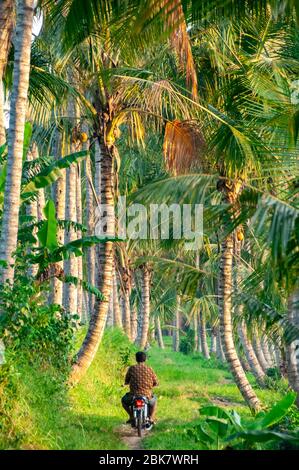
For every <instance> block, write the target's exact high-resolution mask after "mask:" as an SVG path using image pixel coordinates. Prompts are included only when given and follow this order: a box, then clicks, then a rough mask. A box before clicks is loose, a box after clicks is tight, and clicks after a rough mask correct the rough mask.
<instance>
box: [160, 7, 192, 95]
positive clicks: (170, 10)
mask: <svg viewBox="0 0 299 470" xmlns="http://www.w3.org/2000/svg"><path fill="white" fill-rule="evenodd" d="M164 3H165V2H164ZM166 4H167V6H166V8H165V13H166V15H167V26H168V27H170V28H171V29H172V30H173V32H172V33H171V36H170V42H171V45H172V47H173V48H174V50H175V51H176V53H177V55H178V59H179V66H180V68H181V69H182V70H186V82H187V86H188V87H190V88H191V92H192V98H193V99H194V100H195V101H196V100H197V97H198V89H197V74H196V68H195V64H194V60H193V55H192V50H191V44H190V37H189V34H188V31H187V25H186V21H185V16H184V12H183V7H182V4H181V0H171V1H170V2H169V0H166Z"/></svg>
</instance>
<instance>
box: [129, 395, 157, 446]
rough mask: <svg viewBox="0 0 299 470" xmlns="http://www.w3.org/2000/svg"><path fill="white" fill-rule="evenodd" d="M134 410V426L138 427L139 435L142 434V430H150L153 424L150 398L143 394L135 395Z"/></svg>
mask: <svg viewBox="0 0 299 470" xmlns="http://www.w3.org/2000/svg"><path fill="white" fill-rule="evenodd" d="M132 411H133V416H134V427H135V428H136V429H137V432H138V436H139V437H141V436H142V431H143V430H145V429H146V430H147V431H149V430H150V429H152V427H153V424H152V423H151V420H150V417H149V406H148V399H147V398H146V397H143V396H138V397H137V396H136V397H133V403H132Z"/></svg>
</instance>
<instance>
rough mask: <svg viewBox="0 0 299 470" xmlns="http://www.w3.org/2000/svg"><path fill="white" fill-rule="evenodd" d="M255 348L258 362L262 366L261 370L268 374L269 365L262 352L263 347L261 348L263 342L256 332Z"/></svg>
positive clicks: (254, 338)
mask: <svg viewBox="0 0 299 470" xmlns="http://www.w3.org/2000/svg"><path fill="white" fill-rule="evenodd" d="M253 347H254V351H255V354H256V357H257V359H258V361H259V363H260V365H261V368H262V369H263V371H264V372H265V373H266V372H267V369H268V364H267V362H266V360H265V357H264V354H263V350H262V346H261V341H260V338H259V336H258V334H257V332H255V334H254V337H253Z"/></svg>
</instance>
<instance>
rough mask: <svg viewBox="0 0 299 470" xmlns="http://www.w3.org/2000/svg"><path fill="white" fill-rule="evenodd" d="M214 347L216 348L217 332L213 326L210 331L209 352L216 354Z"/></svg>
mask: <svg viewBox="0 0 299 470" xmlns="http://www.w3.org/2000/svg"><path fill="white" fill-rule="evenodd" d="M216 348H217V333H216V329H215V327H213V328H212V331H211V346H210V354H216Z"/></svg>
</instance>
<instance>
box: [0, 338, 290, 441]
mask: <svg viewBox="0 0 299 470" xmlns="http://www.w3.org/2000/svg"><path fill="white" fill-rule="evenodd" d="M83 335H84V331H82V332H81V333H80V334H79V335H78V338H77V342H78V345H79V344H80V342H81V341H82V337H83ZM166 344H167V338H166ZM134 352H135V348H134V347H133V346H132V345H130V343H129V342H128V340H127V339H126V337H125V336H124V335H123V333H122V332H121V331H119V330H117V329H109V330H107V331H106V332H105V335H104V338H103V341H102V343H101V346H100V348H99V351H98V353H97V355H96V358H95V360H94V361H93V364H92V365H91V367H90V368H89V370H88V372H87V374H86V375H85V376H84V378H83V379H82V381H81V382H80V384H78V385H77V386H75V387H74V388H72V389H70V390H68V389H67V388H66V386H65V385H64V382H65V371H64V372H61V371H60V372H58V371H57V370H56V369H55V368H54V367H52V366H47V367H44V368H42V367H40V365H38V363H35V362H34V361H32V363H30V364H29V363H28V361H27V362H25V361H21V360H19V361H15V362H14V366H13V368H12V370H11V371H10V373H9V374H5V367H8V366H2V367H1V369H0V370H1V374H2V379H3V380H2V381H1V387H2V390H0V396H1V398H0V411H1V421H0V423H1V424H0V425H1V428H0V447H1V448H2V449H3V448H6V449H7V448H10V449H102V450H105V449H107V450H112V449H126V448H127V447H126V444H125V443H124V442H123V441H122V439H121V437H120V435H119V432H118V429H119V426H120V425H121V424H122V423H123V422H124V421H125V420H126V414H125V412H124V411H123V409H122V408H121V405H120V399H121V396H122V395H123V394H124V393H125V392H126V389H125V388H124V387H123V386H122V384H123V377H124V374H125V371H126V368H127V366H128V365H129V364H131V363H133V361H134ZM148 356H149V358H148V363H149V365H150V366H152V367H153V368H154V370H155V372H156V373H157V376H158V379H159V382H160V384H159V387H158V388H157V389H156V394H157V396H158V414H157V418H158V422H157V425H156V426H155V428H154V429H153V430H152V431H151V432H150V433H149V434H148V435H147V436H146V437H145V438H144V439H143V441H142V446H143V447H144V448H145V449H163V450H168V449H169V450H175V449H198V448H200V444H198V442H195V441H194V440H192V437H190V433H189V434H188V432H187V430H188V429H190V428H192V427H193V426H195V425H196V424H197V423H199V420H200V418H199V408H200V407H201V406H202V405H204V404H208V403H213V404H216V405H218V406H223V407H225V408H226V409H234V410H236V411H237V412H238V413H239V414H240V415H241V416H243V417H248V418H250V416H251V414H250V411H249V409H248V407H247V406H246V405H245V403H244V400H243V398H242V396H241V395H240V392H239V391H238V389H237V387H236V385H235V384H234V382H233V379H232V376H231V374H230V372H229V370H228V369H227V367H226V366H225V365H223V364H221V363H219V362H218V361H217V359H216V358H212V359H211V360H209V361H208V360H206V359H204V358H203V357H202V356H201V355H199V354H193V355H185V354H183V353H180V352H173V351H171V349H170V347H169V345H167V347H166V349H165V350H160V349H158V348H157V347H156V346H153V347H152V348H151V349H150V350H149V353H148ZM8 362H9V361H8ZM5 377H6V378H5ZM8 377H9V379H8ZM249 379H250V381H251V382H252V384H254V379H253V378H252V377H251V376H249ZM5 380H6V382H7V383H5ZM254 387H255V390H256V393H257V394H258V396H259V397H260V399H261V400H262V402H263V404H264V405H265V406H270V405H271V404H273V403H274V402H276V401H278V400H279V399H280V398H281V397H282V392H281V391H279V390H278V391H277V390H274V389H272V390H261V389H259V388H257V387H256V386H255V385H254ZM1 392H2V394H1Z"/></svg>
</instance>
